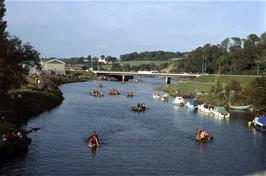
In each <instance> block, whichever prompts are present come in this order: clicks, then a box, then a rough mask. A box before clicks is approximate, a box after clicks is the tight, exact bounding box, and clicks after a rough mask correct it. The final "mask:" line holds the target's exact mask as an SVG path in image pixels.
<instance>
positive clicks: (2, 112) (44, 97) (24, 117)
mask: <svg viewBox="0 0 266 176" xmlns="http://www.w3.org/2000/svg"><path fill="white" fill-rule="evenodd" d="M94 78H95V77H94V76H93V75H92V74H90V73H88V75H79V74H78V75H76V74H71V75H68V76H41V77H28V79H27V82H28V83H27V85H25V86H23V87H22V88H20V89H17V90H13V91H11V92H10V94H9V95H7V96H5V97H1V98H0V100H1V101H0V137H1V138H0V159H2V158H6V157H10V156H14V155H17V154H20V153H21V152H24V151H27V149H28V145H29V144H30V142H31V141H30V139H29V138H28V137H27V136H26V135H25V136H24V137H23V138H16V139H19V140H15V142H14V141H13V140H12V141H9V140H6V139H4V136H5V135H4V134H6V133H7V132H15V133H14V134H16V133H17V132H18V131H19V130H21V128H20V126H21V124H23V123H26V122H27V121H28V120H29V119H30V118H32V117H34V116H37V115H39V114H41V113H43V112H45V111H50V110H51V109H53V108H55V107H57V106H59V105H60V104H61V103H62V101H63V99H64V97H63V94H62V92H61V91H60V89H59V88H58V86H59V85H61V84H65V83H72V82H83V81H88V80H91V79H94ZM15 137H17V136H15Z"/></svg>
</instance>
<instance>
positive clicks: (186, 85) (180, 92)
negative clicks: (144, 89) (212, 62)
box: [160, 75, 256, 105]
mask: <svg viewBox="0 0 266 176" xmlns="http://www.w3.org/2000/svg"><path fill="white" fill-rule="evenodd" d="M255 78H256V76H247V75H245V76H243V75H241V76H240V75H204V76H200V77H197V78H195V79H193V80H191V81H186V82H180V83H178V84H170V85H165V86H163V87H161V88H160V89H161V90H162V91H165V92H168V93H169V94H170V95H172V96H183V97H187V98H192V97H196V98H197V99H198V100H200V101H202V102H206V103H210V104H214V105H224V104H226V100H224V99H223V100H221V99H218V98H215V97H213V96H211V95H210V94H209V92H210V88H211V87H212V86H213V85H214V83H215V80H216V79H219V80H220V82H221V83H222V84H223V86H225V85H226V84H227V83H228V82H229V81H231V80H236V81H238V82H239V83H240V84H242V85H243V86H245V85H247V84H248V83H249V82H250V81H252V80H254V79H255ZM203 93H206V94H207V95H204V94H203ZM199 94H201V95H199Z"/></svg>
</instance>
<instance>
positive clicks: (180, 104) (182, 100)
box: [173, 97, 185, 106]
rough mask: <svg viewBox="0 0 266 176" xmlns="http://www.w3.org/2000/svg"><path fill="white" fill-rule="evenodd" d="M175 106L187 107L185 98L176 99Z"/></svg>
mask: <svg viewBox="0 0 266 176" xmlns="http://www.w3.org/2000/svg"><path fill="white" fill-rule="evenodd" d="M173 104H174V105H178V106H184V105H185V101H184V98H183V97H176V98H175V99H174V100H173Z"/></svg>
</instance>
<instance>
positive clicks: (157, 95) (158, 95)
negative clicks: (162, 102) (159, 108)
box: [152, 93, 160, 100]
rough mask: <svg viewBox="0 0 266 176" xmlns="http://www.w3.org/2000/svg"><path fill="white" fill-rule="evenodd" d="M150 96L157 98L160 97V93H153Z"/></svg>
mask: <svg viewBox="0 0 266 176" xmlns="http://www.w3.org/2000/svg"><path fill="white" fill-rule="evenodd" d="M152 98H153V99H155V100H158V99H160V94H159V93H153V94H152Z"/></svg>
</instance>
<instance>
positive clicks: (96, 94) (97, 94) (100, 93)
mask: <svg viewBox="0 0 266 176" xmlns="http://www.w3.org/2000/svg"><path fill="white" fill-rule="evenodd" d="M90 94H91V96H94V97H103V96H104V94H103V93H102V92H99V91H97V90H93V91H91V92H90Z"/></svg>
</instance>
